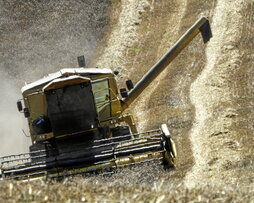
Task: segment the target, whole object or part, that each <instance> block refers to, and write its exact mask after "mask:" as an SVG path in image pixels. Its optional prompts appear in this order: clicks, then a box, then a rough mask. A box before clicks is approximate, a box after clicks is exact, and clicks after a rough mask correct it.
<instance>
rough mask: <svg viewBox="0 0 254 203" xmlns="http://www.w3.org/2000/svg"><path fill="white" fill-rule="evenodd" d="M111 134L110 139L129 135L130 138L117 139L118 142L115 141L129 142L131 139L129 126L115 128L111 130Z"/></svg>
mask: <svg viewBox="0 0 254 203" xmlns="http://www.w3.org/2000/svg"><path fill="white" fill-rule="evenodd" d="M111 132H112V137H122V136H125V135H130V136H125V137H123V138H121V139H120V138H119V140H117V141H122V140H129V139H131V138H132V136H131V132H130V128H129V126H117V127H115V128H112V129H111Z"/></svg>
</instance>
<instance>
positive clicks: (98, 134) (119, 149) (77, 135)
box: [0, 17, 212, 179]
mask: <svg viewBox="0 0 254 203" xmlns="http://www.w3.org/2000/svg"><path fill="white" fill-rule="evenodd" d="M199 32H201V34H202V37H203V39H204V42H205V43H206V42H208V41H209V39H210V38H211V37H212V33H211V30H210V25H209V21H208V20H207V19H206V18H204V17H202V18H200V19H199V20H198V21H197V22H196V23H195V24H194V25H193V26H192V27H191V28H190V29H189V30H188V31H187V32H186V33H185V34H184V35H183V36H182V37H181V38H180V39H179V41H178V42H176V44H175V45H174V46H173V47H172V48H171V49H170V50H169V51H168V52H167V53H166V54H165V55H164V56H163V57H162V58H161V59H160V60H159V61H158V62H157V63H156V64H155V65H154V66H153V67H152V68H151V69H150V71H149V72H147V74H146V75H145V76H144V77H143V78H142V79H141V80H140V81H139V82H138V83H137V84H136V85H133V83H132V82H131V81H130V80H128V81H127V82H126V86H127V89H128V90H127V89H125V88H123V89H120V94H119V92H118V87H117V84H116V79H115V75H116V74H117V72H114V73H113V72H112V71H111V70H110V69H99V68H84V66H85V59H84V57H82V56H81V57H78V61H79V65H80V66H81V67H82V68H73V69H62V70H60V71H58V72H56V73H54V74H50V75H48V76H46V77H44V78H42V79H40V80H38V81H35V82H33V83H30V84H28V85H26V86H24V87H23V88H22V89H21V91H22V95H23V101H22V102H21V100H19V101H18V103H17V106H18V109H19V111H21V112H23V113H24V115H25V117H26V118H27V120H28V125H29V130H30V135H31V140H32V145H31V146H30V152H29V153H25V154H19V155H11V156H5V157H1V158H0V164H1V167H0V169H1V171H2V172H1V173H2V175H1V176H2V178H4V179H8V178H12V179H27V178H37V177H42V176H44V177H45V176H46V177H48V178H49V177H59V176H60V177H62V176H66V175H72V174H78V173H87V172H97V171H109V170H112V169H115V168H119V167H123V166H130V165H134V164H138V163H143V162H148V161H153V160H160V161H161V162H162V163H163V164H164V166H165V167H175V164H176V148H175V144H174V142H173V140H172V138H171V136H170V133H169V130H168V128H167V126H166V125H165V124H163V125H162V126H161V128H159V129H157V130H150V131H147V132H142V133H138V132H137V129H136V126H135V124H134V121H133V118H132V116H131V115H128V114H125V113H124V111H125V110H126V109H127V108H128V107H129V105H130V104H131V103H132V102H133V101H134V100H135V99H136V98H137V97H138V96H139V95H140V94H141V93H142V91H143V90H144V89H145V88H146V87H147V86H148V85H149V84H150V83H151V82H152V81H153V80H154V79H155V78H156V77H157V75H158V74H159V73H160V72H162V71H163V70H164V69H165V68H166V67H167V66H168V64H169V63H170V62H171V61H172V60H173V59H174V58H175V57H176V56H177V55H178V54H179V53H180V52H181V51H182V50H183V49H184V48H185V47H186V46H187V45H188V44H189V43H190V42H191V41H192V39H193V38H194V37H195V36H196V35H197V34H198V33H199ZM22 103H23V104H22ZM23 106H24V107H23Z"/></svg>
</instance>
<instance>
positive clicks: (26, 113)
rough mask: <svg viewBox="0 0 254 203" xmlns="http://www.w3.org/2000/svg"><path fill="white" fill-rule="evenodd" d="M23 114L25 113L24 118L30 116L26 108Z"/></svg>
mask: <svg viewBox="0 0 254 203" xmlns="http://www.w3.org/2000/svg"><path fill="white" fill-rule="evenodd" d="M24 115H25V118H28V117H30V112H29V109H28V108H24Z"/></svg>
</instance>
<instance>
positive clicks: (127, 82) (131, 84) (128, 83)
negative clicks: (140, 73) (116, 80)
mask: <svg viewBox="0 0 254 203" xmlns="http://www.w3.org/2000/svg"><path fill="white" fill-rule="evenodd" d="M126 86H127V88H128V90H132V89H133V87H134V85H133V83H132V81H131V80H126Z"/></svg>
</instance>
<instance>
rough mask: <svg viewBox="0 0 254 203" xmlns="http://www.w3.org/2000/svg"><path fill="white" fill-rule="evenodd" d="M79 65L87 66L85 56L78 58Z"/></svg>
mask: <svg viewBox="0 0 254 203" xmlns="http://www.w3.org/2000/svg"><path fill="white" fill-rule="evenodd" d="M78 65H79V67H85V66H86V60H85V57H84V56H78Z"/></svg>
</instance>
